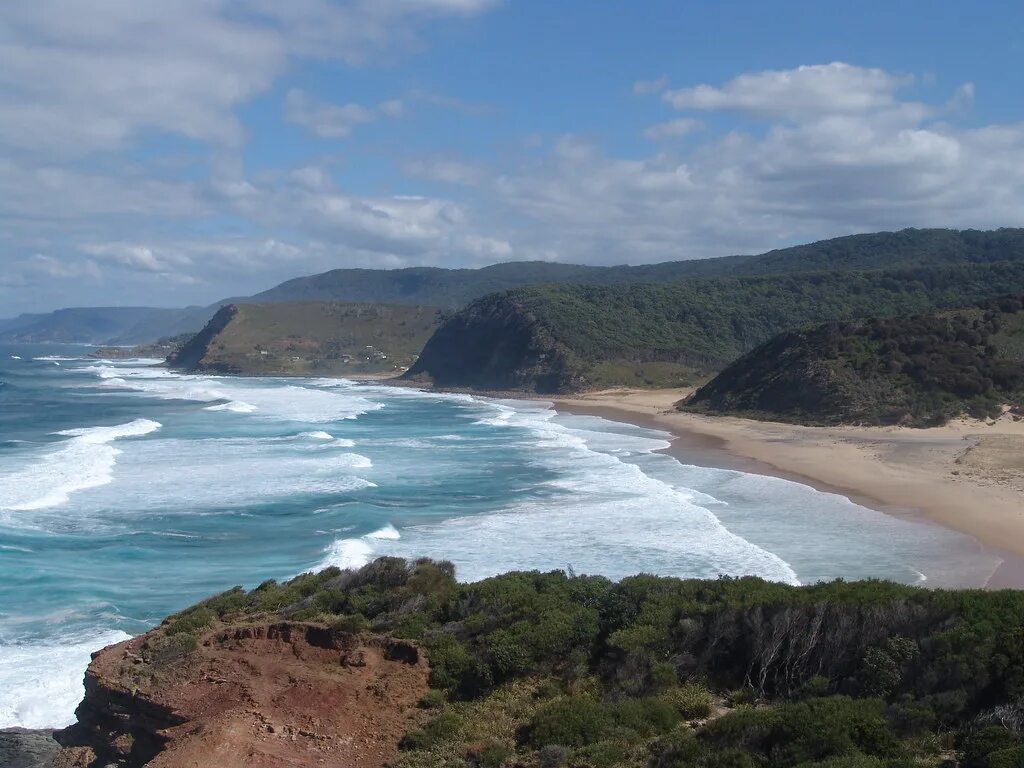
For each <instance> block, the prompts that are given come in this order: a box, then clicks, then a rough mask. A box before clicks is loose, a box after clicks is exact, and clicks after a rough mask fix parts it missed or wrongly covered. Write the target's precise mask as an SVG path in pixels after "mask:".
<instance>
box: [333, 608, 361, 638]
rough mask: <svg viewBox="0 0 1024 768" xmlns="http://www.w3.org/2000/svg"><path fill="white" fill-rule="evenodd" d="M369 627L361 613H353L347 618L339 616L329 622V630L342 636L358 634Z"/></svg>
mask: <svg viewBox="0 0 1024 768" xmlns="http://www.w3.org/2000/svg"><path fill="white" fill-rule="evenodd" d="M369 626H370V622H369V621H367V620H366V617H365V616H363V614H361V613H353V614H349V615H347V616H339V617H338V618H337V619H335V620H334V621H333V622H331V630H332V631H334V632H340V633H343V634H352V635H354V634H358V633H359V632H364V631H365V630H366V629H367V628H368V627H369Z"/></svg>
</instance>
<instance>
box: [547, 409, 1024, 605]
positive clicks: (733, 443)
mask: <svg viewBox="0 0 1024 768" xmlns="http://www.w3.org/2000/svg"><path fill="white" fill-rule="evenodd" d="M687 394H689V390H683V389H670V390H624V389H618V390H609V391H604V392H594V393H588V394H585V395H581V396H576V397H562V398H553V402H554V403H555V405H556V407H557V408H558V409H560V410H564V411H566V412H571V413H589V414H594V415H600V416H604V417H606V418H610V419H614V420H618V421H628V422H632V423H636V424H640V425H642V426H648V427H656V428H658V429H662V430H665V431H667V432H670V433H672V434H673V435H674V436H675V440H674V441H673V447H672V448H671V449H670V451H671V452H673V453H675V454H676V455H677V456H680V457H684V458H685V460H686V461H689V462H690V463H703V464H706V465H707V466H715V467H724V468H734V469H742V470H745V471H752V472H761V473H764V474H773V475H778V476H782V477H787V478H790V479H795V480H799V481H801V482H805V483H808V484H809V485H812V486H815V487H818V488H820V489H822V490H831V491H835V492H838V493H842V494H843V495H845V496H848V497H850V498H851V499H853V500H854V501H857V502H858V503H860V504H863V505H865V506H869V507H871V508H874V509H878V510H880V511H882V512H886V513H888V514H895V515H904V516H914V515H920V516H923V517H924V518H926V519H927V520H930V521H932V522H934V523H937V524H940V525H943V526H946V527H948V528H952V529H955V530H957V531H960V532H962V533H965V534H967V535H969V536H971V537H973V538H975V539H976V540H977V541H978V542H979V543H980V544H981V545H982V546H985V547H986V548H989V549H991V550H992V551H995V552H997V553H999V554H1000V555H1001V556H1002V557H1003V558H1004V563H1003V565H1002V566H1000V568H999V569H998V570H997V571H996V573H995V574H994V575H993V576H992V578H991V579H990V580H989V582H988V586H989V587H992V588H998V587H1015V588H1021V587H1024V421H1013V420H1012V419H1011V418H1009V417H1004V418H1002V419H999V420H998V421H995V422H991V423H986V422H980V421H973V420H959V421H955V422H951V423H950V424H948V425H946V426H944V427H936V428H931V429H908V428H900V427H805V426H798V425H792V424H780V423H772V422H760V421H752V420H749V419H739V418H732V417H708V416H698V415H694V414H686V413H680V412H678V411H675V410H674V408H673V405H674V403H676V402H677V401H679V400H680V399H682V398H683V397H685V396H686V395H687ZM695 455H699V456H700V457H701V461H699V462H695V461H694V456H695Z"/></svg>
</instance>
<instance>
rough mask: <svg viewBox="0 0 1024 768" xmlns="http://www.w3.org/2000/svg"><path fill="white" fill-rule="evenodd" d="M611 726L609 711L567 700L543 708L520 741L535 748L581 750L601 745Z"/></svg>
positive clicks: (587, 701) (580, 699)
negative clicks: (589, 746)
mask: <svg viewBox="0 0 1024 768" xmlns="http://www.w3.org/2000/svg"><path fill="white" fill-rule="evenodd" d="M611 724H612V722H611V718H610V717H609V714H608V712H607V710H606V709H605V708H604V707H603V706H602V705H601V704H600V703H599V702H597V701H594V700H593V699H591V698H587V697H583V696H567V697H565V698H562V699H555V700H554V701H552V702H549V703H547V704H544V705H542V706H541V707H540V708H539V709H538V710H537V711H536V712H535V713H534V715H533V717H532V718H530V721H529V723H528V724H527V726H526V727H525V728H524V729H523V731H522V732H521V734H520V740H521V741H522V742H523V743H526V744H529V745H531V746H534V747H545V746H548V745H553V744H558V745H561V746H564V747H582V746H584V745H586V744H591V743H593V742H597V741H601V739H602V736H603V735H604V734H605V733H606V732H607V730H608V729H609V727H610V726H611Z"/></svg>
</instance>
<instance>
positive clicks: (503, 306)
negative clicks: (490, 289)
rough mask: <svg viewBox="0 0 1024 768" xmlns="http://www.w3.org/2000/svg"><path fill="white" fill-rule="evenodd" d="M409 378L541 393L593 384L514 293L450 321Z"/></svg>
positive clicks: (485, 301)
mask: <svg viewBox="0 0 1024 768" xmlns="http://www.w3.org/2000/svg"><path fill="white" fill-rule="evenodd" d="M406 378H411V379H414V380H416V379H419V380H425V381H429V382H431V383H433V384H435V385H437V386H439V387H466V388H473V389H489V390H525V391H529V392H537V393H539V394H553V393H556V392H574V391H579V390H582V389H585V388H586V387H587V386H588V382H587V381H586V379H585V377H584V376H583V374H582V373H581V371H579V370H577V366H576V365H575V364H574V361H573V358H572V355H571V354H570V352H569V351H568V350H567V349H566V348H565V346H564V345H562V344H560V343H558V342H557V341H556V340H555V339H554V338H553V337H552V335H551V333H550V332H549V331H548V329H547V328H545V327H544V325H543V324H542V323H540V322H539V321H538V320H537V319H536V318H535V317H533V316H532V315H531V313H530V312H528V311H527V310H526V309H524V308H523V307H522V306H521V305H520V304H518V303H517V302H516V301H515V299H514V298H513V297H512V296H511V295H509V294H496V295H493V296H487V297H484V298H483V299H480V300H478V301H475V302H473V303H472V304H470V305H469V306H468V307H466V308H465V309H463V310H461V311H460V312H458V313H456V314H455V315H453V316H451V317H449V318H448V319H447V320H446V321H445V322H444V323H443V324H442V325H441V327H440V328H438V329H437V331H435V332H434V335H433V336H432V337H431V338H430V340H429V341H428V342H427V344H426V346H424V348H423V352H422V353H421V354H420V357H419V360H417V362H416V363H415V365H413V366H412V368H410V369H409V372H408V373H407V374H406Z"/></svg>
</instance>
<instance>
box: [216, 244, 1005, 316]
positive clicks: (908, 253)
mask: <svg viewBox="0 0 1024 768" xmlns="http://www.w3.org/2000/svg"><path fill="white" fill-rule="evenodd" d="M625 256H626V254H624V257H625ZM997 261H1024V229H998V230H993V231H987V232H982V231H977V230H962V231H958V230H950V229H905V230H902V231H900V232H877V233H873V234H864V235H850V236H848V237H838V238H833V239H830V240H821V241H819V242H816V243H811V244H809V245H799V246H795V247H792V248H782V249H779V250H775V251H769V252H768V253H764V254H760V255H751V256H726V257H722V258H715V259H693V260H689V261H670V262H665V263H662V264H641V265H637V266H625V265H623V266H614V267H593V266H584V265H579V264H559V263H552V262H542V261H534V262H509V263H506V264H495V265H493V266H489V267H483V268H481V269H441V268H437V267H415V268H410V269H395V270H379V269H335V270H331V271H330V272H324V273H322V274H318V275H311V276H309V277H300V278H296V279H294V280H289V281H287V282H284V283H281V284H280V285H278V286H276V287H274V288H271V289H270V290H267V291H263V292H262V293H258V294H256V295H255V296H252V297H250V298H249V299H246V300H245V301H249V302H256V303H262V302H277V301H361V302H384V303H391V304H424V305H429V306H437V307H452V308H456V307H461V306H463V305H464V304H466V303H468V302H470V301H472V300H473V299H477V298H479V297H481V296H484V295H486V294H489V293H496V292H500V291H505V290H510V289H514V288H519V287H522V286H527V285H538V284H545V283H574V284H584V285H615V284H620V283H660V282H677V281H680V280H685V279H691V278H710V277H741V276H756V275H779V274H791V273H802V272H825V271H830V270H868V269H894V268H897V267H907V268H910V267H920V266H942V265H955V264H976V263H991V262H997ZM232 301H235V302H238V301H243V300H241V299H235V300H232Z"/></svg>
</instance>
